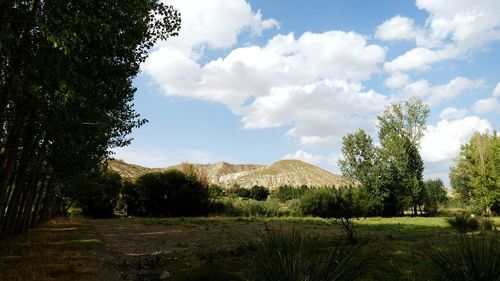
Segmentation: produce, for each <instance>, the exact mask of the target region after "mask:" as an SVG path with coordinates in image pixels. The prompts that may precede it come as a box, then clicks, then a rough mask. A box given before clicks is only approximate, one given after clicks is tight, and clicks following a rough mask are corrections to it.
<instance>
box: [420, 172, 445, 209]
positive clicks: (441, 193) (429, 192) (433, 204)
mask: <svg viewBox="0 0 500 281" xmlns="http://www.w3.org/2000/svg"><path fill="white" fill-rule="evenodd" d="M447 200H448V198H447V197H446V189H445V187H444V184H443V181H442V180H440V179H437V180H426V181H425V182H424V200H423V203H424V211H425V213H426V214H427V215H436V214H437V212H438V207H439V204H442V203H445V202H446V201H447Z"/></svg>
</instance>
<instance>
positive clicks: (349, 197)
mask: <svg viewBox="0 0 500 281" xmlns="http://www.w3.org/2000/svg"><path fill="white" fill-rule="evenodd" d="M362 195H363V194H362V193H361V192H360V191H359V190H357V189H355V188H340V189H335V188H319V189H311V190H310V191H308V192H307V193H306V194H304V196H303V197H302V199H301V202H300V209H301V211H302V213H303V214H304V215H310V216H317V217H322V218H334V219H335V221H336V222H337V223H338V224H339V225H340V226H342V228H343V230H344V232H345V234H346V235H347V238H348V239H349V241H350V242H351V243H352V244H356V243H358V240H357V238H356V232H355V228H354V221H353V219H355V218H358V217H360V216H362V215H364V213H365V209H364V208H365V206H363V201H362V200H361V198H362Z"/></svg>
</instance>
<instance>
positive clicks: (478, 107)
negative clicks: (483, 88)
mask: <svg viewBox="0 0 500 281" xmlns="http://www.w3.org/2000/svg"><path fill="white" fill-rule="evenodd" d="M472 110H473V111H474V112H477V113H485V112H489V111H500V102H499V101H498V98H496V97H489V98H485V99H480V100H478V101H476V102H475V103H474V105H473V106H472Z"/></svg>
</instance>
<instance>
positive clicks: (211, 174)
mask: <svg viewBox="0 0 500 281" xmlns="http://www.w3.org/2000/svg"><path fill="white" fill-rule="evenodd" d="M183 165H185V164H178V165H174V166H170V167H168V168H166V170H168V169H177V170H181V171H182V170H183ZM191 165H193V166H194V168H195V170H196V171H197V172H201V173H204V174H205V175H207V177H208V181H209V182H210V183H215V184H221V183H222V182H221V180H220V179H221V178H223V177H227V176H229V175H234V174H239V173H242V172H248V171H252V170H255V169H259V168H262V167H265V165H258V164H231V163H227V162H219V163H215V164H191Z"/></svg>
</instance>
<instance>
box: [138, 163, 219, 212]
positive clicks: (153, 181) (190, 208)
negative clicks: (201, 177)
mask: <svg viewBox="0 0 500 281" xmlns="http://www.w3.org/2000/svg"><path fill="white" fill-rule="evenodd" d="M135 185H136V190H137V193H138V195H139V200H138V201H139V206H138V208H137V209H136V210H131V211H132V213H133V214H134V215H146V216H199V215H205V214H206V213H207V212H208V206H209V202H208V189H207V188H206V187H205V186H204V185H203V184H202V183H201V182H199V181H198V180H197V179H196V177H194V176H186V175H185V174H184V173H182V172H180V171H177V170H169V171H166V172H160V173H148V174H145V175H142V176H141V177H139V178H138V179H137V181H136V183H135Z"/></svg>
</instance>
